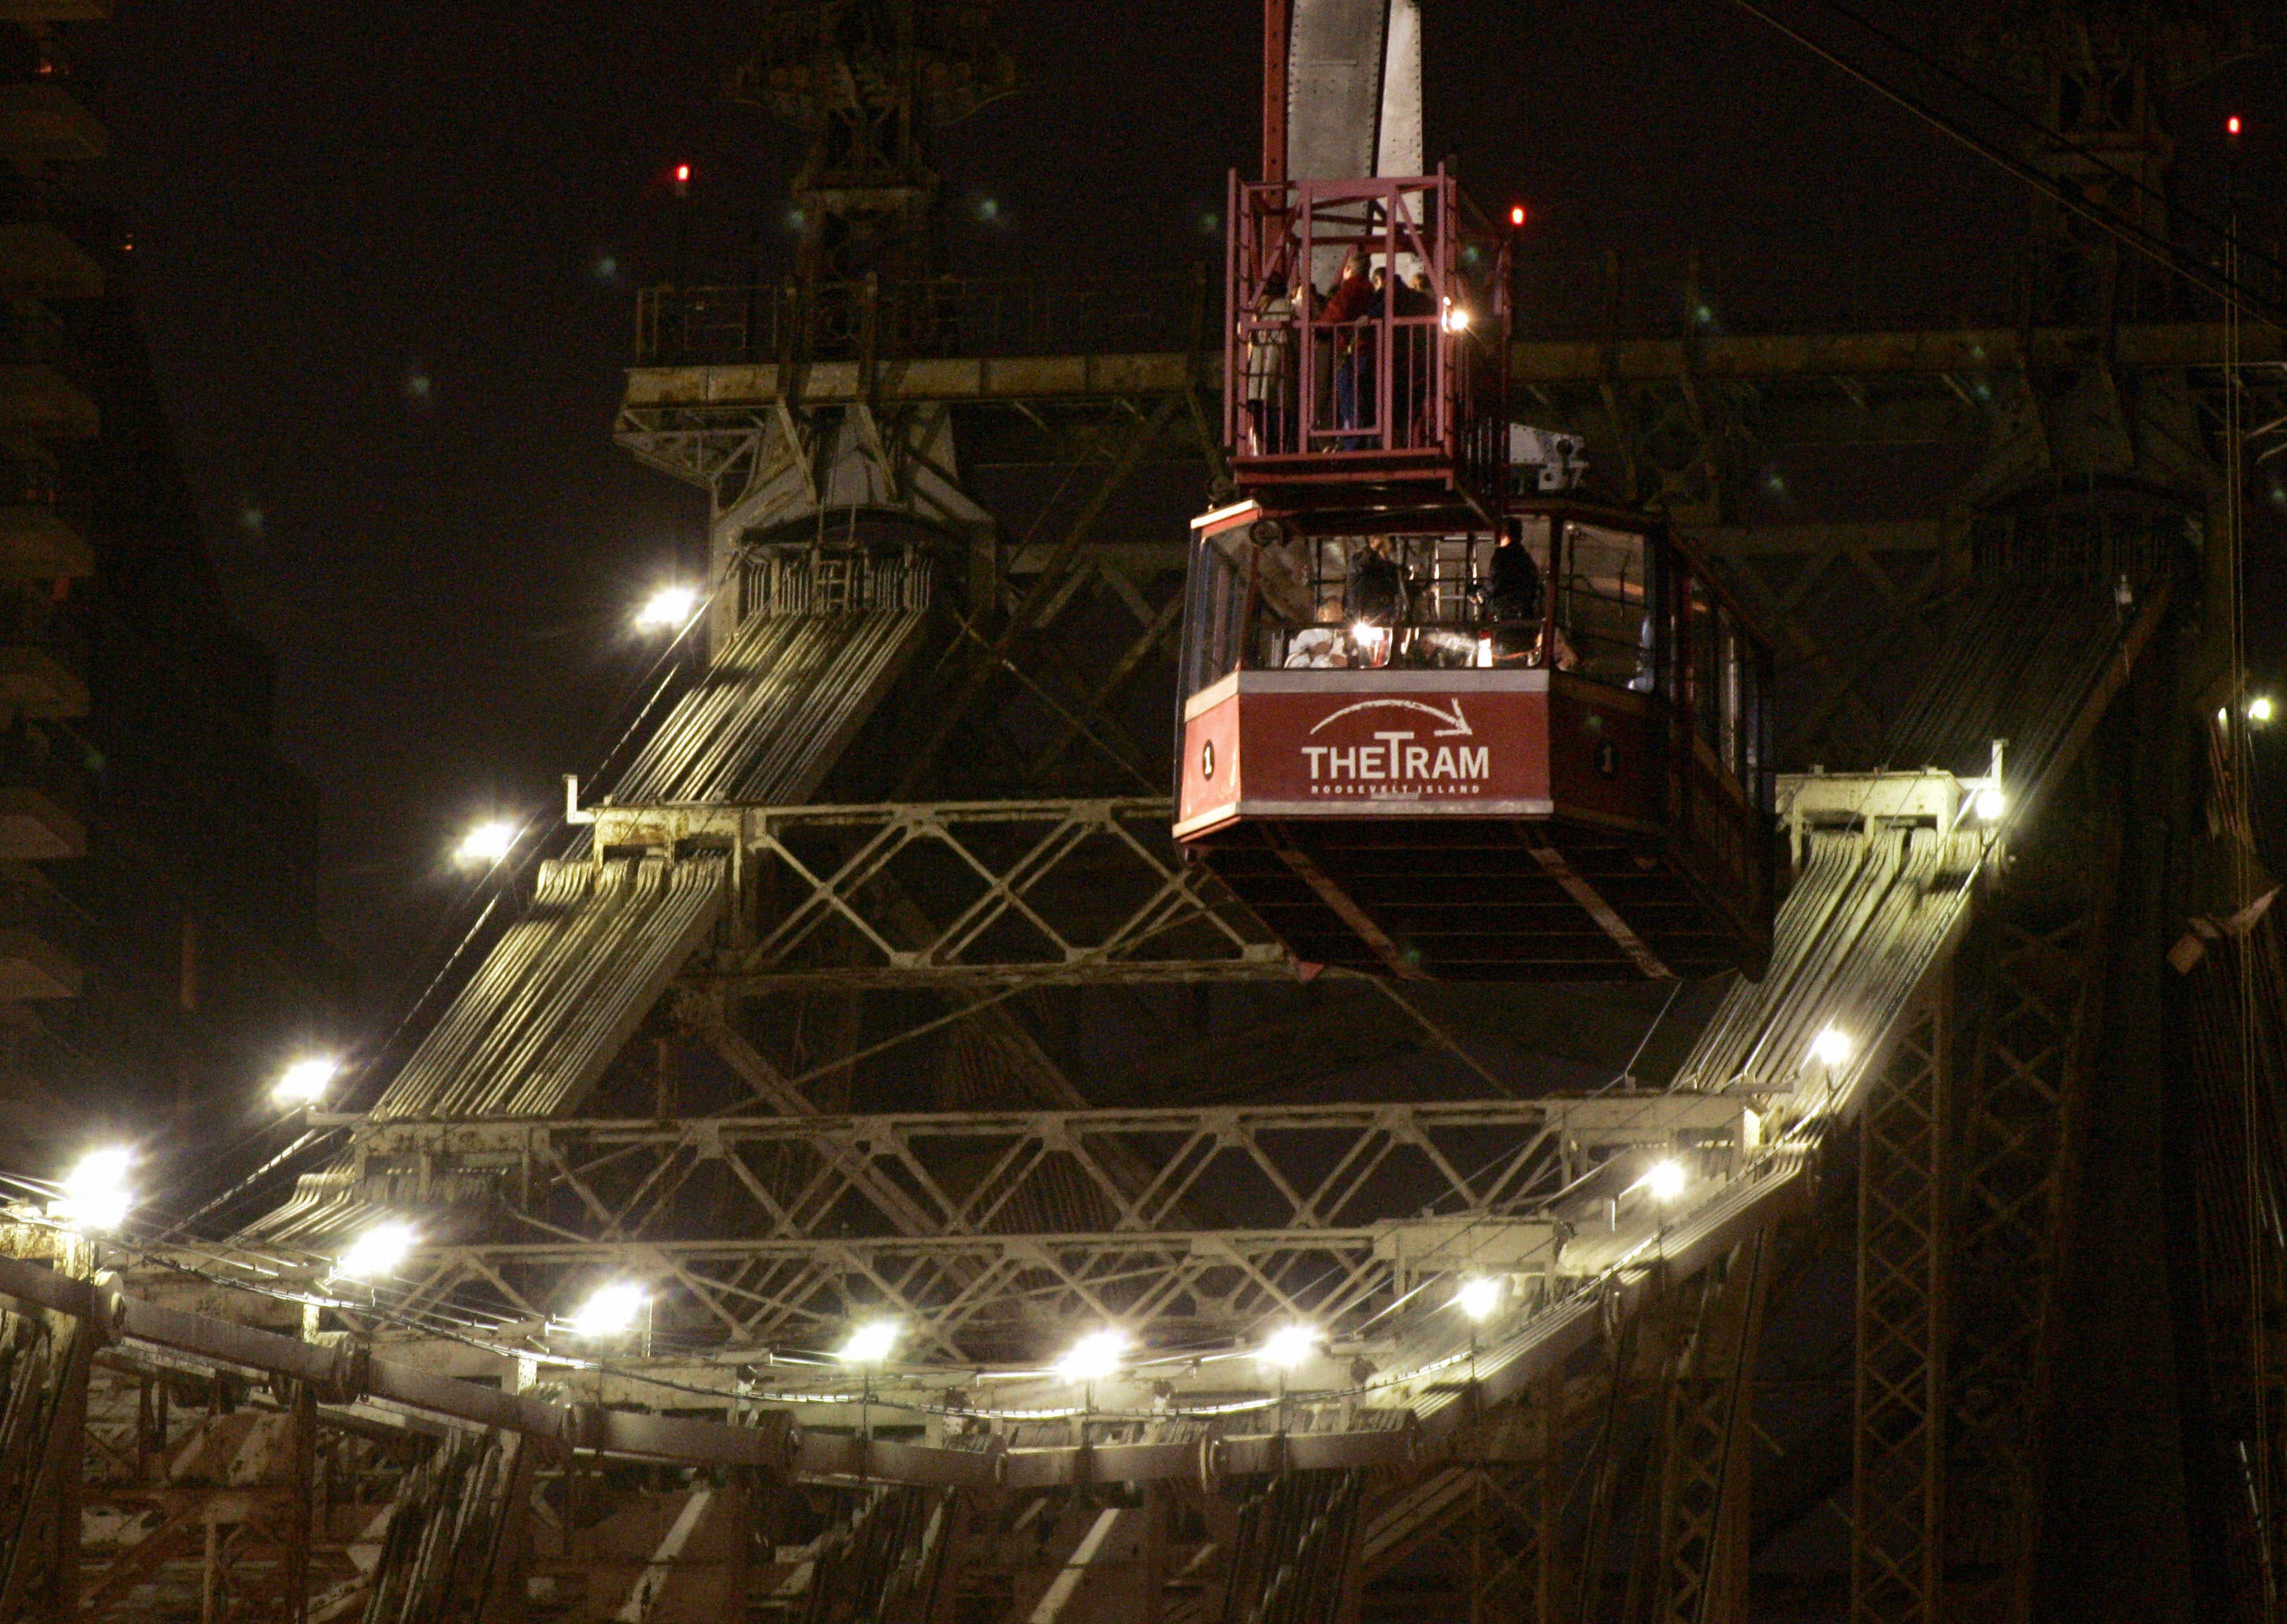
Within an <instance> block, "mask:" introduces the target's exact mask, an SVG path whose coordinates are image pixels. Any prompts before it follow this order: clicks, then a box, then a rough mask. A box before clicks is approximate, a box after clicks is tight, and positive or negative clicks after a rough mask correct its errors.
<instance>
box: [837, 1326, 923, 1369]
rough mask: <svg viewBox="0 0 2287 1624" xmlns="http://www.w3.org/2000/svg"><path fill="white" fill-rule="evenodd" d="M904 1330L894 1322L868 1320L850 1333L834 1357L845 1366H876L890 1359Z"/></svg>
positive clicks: (904, 1332)
mask: <svg viewBox="0 0 2287 1624" xmlns="http://www.w3.org/2000/svg"><path fill="white" fill-rule="evenodd" d="M905 1334H906V1328H905V1327H904V1326H902V1325H899V1324H898V1322H897V1321H896V1320H867V1321H866V1323H865V1324H863V1325H861V1326H859V1328H857V1329H855V1330H853V1331H851V1333H850V1338H849V1340H848V1341H846V1342H844V1343H843V1344H842V1351H841V1352H839V1353H837V1354H835V1358H837V1359H839V1360H841V1361H842V1362H843V1364H845V1365H878V1364H880V1363H882V1361H883V1360H886V1359H888V1358H889V1357H890V1353H891V1352H893V1351H894V1350H895V1349H896V1347H897V1345H898V1339H899V1338H900V1337H902V1336H904V1335H905Z"/></svg>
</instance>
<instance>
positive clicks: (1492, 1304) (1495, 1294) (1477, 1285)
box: [1453, 1274, 1501, 1325]
mask: <svg viewBox="0 0 2287 1624" xmlns="http://www.w3.org/2000/svg"><path fill="white" fill-rule="evenodd" d="M1500 1305H1501V1282H1500V1277H1499V1276H1497V1275H1492V1274H1472V1275H1471V1276H1470V1277H1469V1278H1468V1279H1467V1280H1465V1281H1462V1282H1461V1289H1460V1290H1459V1291H1456V1292H1455V1293H1453V1306H1454V1307H1456V1308H1458V1309H1460V1311H1461V1312H1462V1313H1465V1314H1467V1315H1468V1317H1469V1318H1470V1319H1472V1320H1476V1322H1477V1323H1479V1324H1481V1325H1482V1324H1483V1323H1484V1321H1486V1320H1490V1319H1492V1317H1493V1315H1494V1314H1496V1313H1500Z"/></svg>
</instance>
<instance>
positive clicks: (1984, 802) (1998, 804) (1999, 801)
mask: <svg viewBox="0 0 2287 1624" xmlns="http://www.w3.org/2000/svg"><path fill="white" fill-rule="evenodd" d="M1970 805H1971V806H1972V807H1974V808H1976V811H1977V816H1979V817H1980V818H1982V819H1983V820H1984V821H1985V822H1986V823H1989V824H1991V823H1998V822H1999V821H2000V817H2001V815H2002V814H2003V813H2004V812H2006V811H2007V810H2008V809H2009V798H2008V797H2007V796H2006V795H2004V794H2003V793H2002V792H2000V791H1999V790H1980V791H1978V792H1977V796H1976V799H1975V800H1972V801H1971V802H1970Z"/></svg>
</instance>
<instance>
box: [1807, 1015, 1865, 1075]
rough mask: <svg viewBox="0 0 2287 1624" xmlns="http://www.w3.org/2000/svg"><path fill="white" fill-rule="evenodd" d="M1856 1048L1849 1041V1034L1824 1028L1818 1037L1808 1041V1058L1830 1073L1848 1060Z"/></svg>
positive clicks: (1836, 1029)
mask: <svg viewBox="0 0 2287 1624" xmlns="http://www.w3.org/2000/svg"><path fill="white" fill-rule="evenodd" d="M1856 1047H1857V1045H1855V1044H1853V1043H1852V1042H1851V1041H1850V1034H1849V1033H1848V1032H1846V1031H1844V1030H1843V1029H1841V1028H1840V1027H1839V1026H1832V1025H1830V1026H1824V1027H1821V1028H1820V1029H1819V1031H1818V1036H1817V1037H1814V1038H1812V1039H1811V1040H1810V1058H1811V1059H1813V1060H1816V1061H1817V1062H1818V1063H1819V1064H1820V1065H1822V1066H1824V1067H1825V1068H1827V1069H1828V1070H1830V1071H1831V1070H1832V1069H1833V1068H1835V1067H1837V1066H1840V1065H1841V1064H1842V1063H1843V1062H1844V1061H1845V1060H1848V1059H1849V1058H1850V1056H1851V1053H1852V1052H1853V1051H1854V1050H1855V1049H1856Z"/></svg>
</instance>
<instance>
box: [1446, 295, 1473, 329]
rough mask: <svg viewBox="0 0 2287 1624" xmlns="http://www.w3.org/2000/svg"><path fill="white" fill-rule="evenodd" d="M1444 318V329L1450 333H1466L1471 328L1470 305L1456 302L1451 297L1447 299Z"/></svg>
mask: <svg viewBox="0 0 2287 1624" xmlns="http://www.w3.org/2000/svg"><path fill="white" fill-rule="evenodd" d="M1443 325H1444V329H1445V330H1446V331H1447V332H1448V333H1466V332H1468V330H1469V311H1468V306H1467V305H1462V304H1454V303H1453V302H1452V300H1451V299H1448V300H1446V301H1445V313H1444V318H1443Z"/></svg>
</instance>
